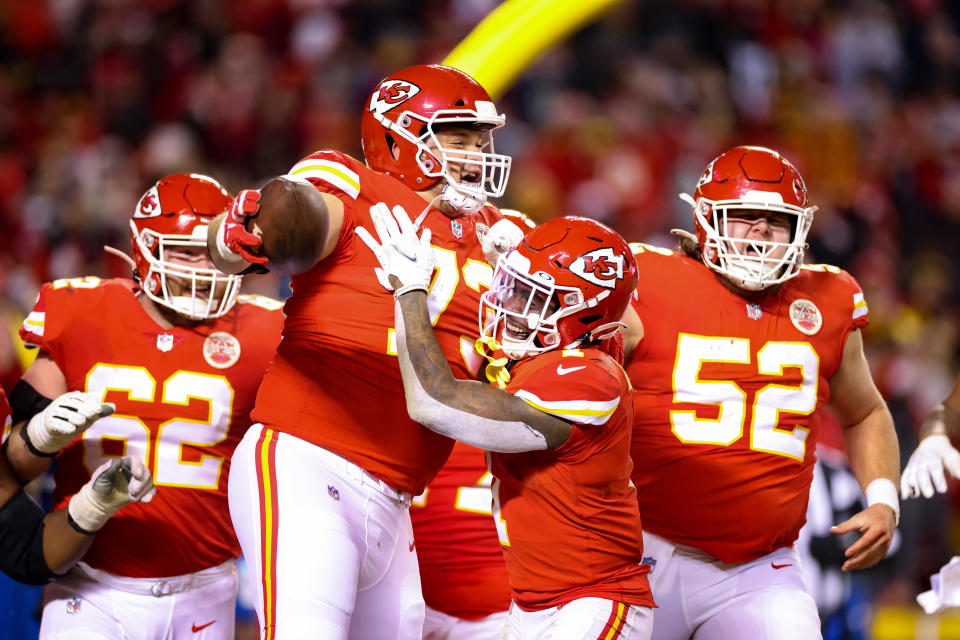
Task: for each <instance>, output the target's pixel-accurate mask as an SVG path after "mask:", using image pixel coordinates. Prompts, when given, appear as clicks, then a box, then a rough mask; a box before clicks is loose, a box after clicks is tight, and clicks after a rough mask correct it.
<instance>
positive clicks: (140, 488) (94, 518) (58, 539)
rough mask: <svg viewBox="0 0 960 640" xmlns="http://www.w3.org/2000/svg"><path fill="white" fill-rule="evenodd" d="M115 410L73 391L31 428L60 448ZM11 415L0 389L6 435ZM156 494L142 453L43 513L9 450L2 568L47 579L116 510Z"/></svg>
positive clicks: (4, 464)
mask: <svg viewBox="0 0 960 640" xmlns="http://www.w3.org/2000/svg"><path fill="white" fill-rule="evenodd" d="M113 409H114V408H113V406H112V405H109V404H103V403H101V402H99V401H97V400H95V399H94V398H93V397H92V396H90V395H89V394H85V393H79V392H75V391H72V392H70V393H66V394H64V395H62V396H60V397H59V398H56V399H55V400H54V401H53V402H51V403H50V404H49V405H48V407H47V409H46V410H44V411H43V412H42V413H40V414H38V418H39V419H38V420H37V421H36V422H35V423H34V426H33V432H34V433H35V434H37V436H38V437H37V438H36V439H37V440H38V441H43V444H42V445H41V446H44V448H46V449H47V450H49V451H56V450H57V449H59V448H60V447H61V446H62V445H64V444H66V442H69V440H70V439H72V438H73V436H74V435H76V434H78V433H80V432H82V431H83V430H84V429H86V428H87V427H89V426H90V425H91V424H93V423H94V422H95V421H96V420H97V419H99V418H101V417H103V416H107V415H110V414H111V413H113ZM11 418H12V411H11V409H10V405H9V404H8V403H7V396H6V394H5V393H4V392H3V389H0V424H2V425H3V428H2V429H0V431H2V432H3V434H4V435H7V434H8V433H9V431H8V430H9V429H10V428H11ZM44 436H46V437H44ZM153 494H154V487H153V479H152V478H151V477H150V472H149V471H148V470H147V468H146V467H145V466H144V465H143V463H142V462H141V461H140V460H139V459H138V458H136V457H133V456H126V457H124V458H114V459H113V460H111V461H109V462H105V463H104V464H103V465H101V466H100V468H98V469H97V470H96V471H95V472H94V473H93V474H92V476H91V478H90V481H89V482H87V484H85V485H84V486H83V487H80V491H79V492H78V495H77V496H74V498H73V499H72V500H71V501H70V505H69V506H68V508H67V509H61V510H60V511H54V512H53V513H50V514H47V515H44V513H43V510H42V509H40V506H39V505H37V503H36V502H34V501H33V500H32V499H30V497H28V496H27V494H25V493H24V492H23V487H22V486H21V481H20V479H19V478H17V476H15V475H14V472H13V468H12V467H11V466H10V463H9V462H8V461H7V457H6V455H0V570H2V571H3V572H4V573H6V574H7V575H8V576H10V577H11V578H13V579H14V580H19V581H20V582H23V583H26V584H44V583H46V582H48V581H50V580H52V579H54V578H56V577H58V576H59V575H62V574H64V573H66V572H67V571H68V570H69V569H70V567H72V566H73V565H75V564H76V563H77V561H78V560H79V559H80V558H81V557H83V554H84V553H86V551H87V549H89V548H90V543H91V542H92V541H93V536H92V535H91V534H92V533H94V532H96V531H97V530H99V529H100V528H101V527H102V526H103V525H104V523H105V522H106V521H107V520H108V519H109V518H110V516H112V515H113V514H114V513H115V512H116V511H117V510H118V509H120V508H121V507H123V506H124V505H126V504H128V503H130V502H133V501H136V500H140V501H141V502H150V500H151V499H152V498H153ZM81 523H82V524H81ZM81 529H82V531H81Z"/></svg>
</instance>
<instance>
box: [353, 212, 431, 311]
mask: <svg viewBox="0 0 960 640" xmlns="http://www.w3.org/2000/svg"><path fill="white" fill-rule="evenodd" d="M370 217H371V218H372V219H373V226H374V228H376V230H377V235H378V236H380V242H379V243H378V242H377V241H376V240H374V239H373V236H371V235H370V232H369V231H367V230H366V229H364V228H363V227H357V235H358V236H360V239H361V240H363V241H364V242H365V243H366V244H367V246H368V247H370V250H371V251H373V255H375V256H376V257H377V260H378V261H379V262H380V267H381V268H379V269H374V271H376V274H377V279H378V280H379V281H380V284H382V285H383V286H384V287H385V288H386V289H387V290H393V286H392V285H391V284H390V278H389V276H394V277H395V278H396V279H397V280H399V281H400V288H398V289H397V290H396V291H394V293H393V295H394V297H397V296H401V295H403V294H404V293H407V292H408V291H415V290H418V289H419V290H421V291H429V290H430V281H431V280H432V279H433V266H434V258H433V249H432V248H431V247H430V238H431V233H430V229H424V230H423V233H421V234H420V237H419V238H418V237H417V228H416V226H415V225H414V224H413V222H411V221H410V218H409V216H407V212H406V211H404V209H403V207H401V206H400V205H397V206H395V207H394V208H393V213H392V214H391V213H390V209H388V208H387V205H386V203H384V202H379V203H377V204H375V205H373V206H372V207H370Z"/></svg>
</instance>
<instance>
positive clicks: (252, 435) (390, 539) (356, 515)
mask: <svg viewBox="0 0 960 640" xmlns="http://www.w3.org/2000/svg"><path fill="white" fill-rule="evenodd" d="M229 499H230V515H231V518H232V519H233V526H234V528H235V529H236V532H237V537H238V538H239V539H240V546H241V547H242V548H243V555H244V558H245V559H246V562H247V568H248V571H249V579H250V594H251V596H252V597H253V601H254V604H255V608H256V611H257V617H258V619H259V621H260V629H261V632H260V637H261V638H262V639H263V640H291V639H294V638H297V639H299V638H311V639H312V638H325V639H329V640H338V639H346V638H351V639H357V640H360V639H362V640H380V639H384V640H386V639H389V640H419V638H420V634H421V629H422V627H423V616H424V602H423V595H422V593H421V591H420V573H419V569H418V566H417V554H416V550H415V547H414V539H413V527H412V526H411V524H410V495H409V494H406V493H403V492H401V491H397V490H396V489H392V488H391V487H389V486H387V485H386V484H385V483H384V482H382V481H381V480H378V479H376V478H374V477H373V476H371V475H369V474H368V473H366V472H365V471H363V470H362V469H361V468H360V467H358V466H356V465H355V464H353V463H351V462H348V461H347V460H345V459H343V458H341V457H340V456H338V455H336V454H334V453H332V452H330V451H327V450H326V449H322V448H320V447H317V446H315V445H313V444H310V443H309V442H306V441H304V440H301V439H299V438H295V437H293V436H290V435H288V434H285V433H279V432H277V431H275V430H273V429H269V428H267V427H265V426H263V425H260V424H255V425H253V426H251V427H250V429H249V430H248V431H247V433H246V434H245V435H244V437H243V439H242V440H241V441H240V444H239V446H238V447H237V449H236V451H235V452H234V454H233V459H232V467H231V469H230V482H229Z"/></svg>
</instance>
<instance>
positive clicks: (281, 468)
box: [210, 65, 510, 640]
mask: <svg viewBox="0 0 960 640" xmlns="http://www.w3.org/2000/svg"><path fill="white" fill-rule="evenodd" d="M503 122H504V118H503V116H502V115H500V114H498V113H497V111H496V109H495V108H494V105H493V103H492V102H491V101H490V97H489V96H488V95H487V93H486V91H484V90H483V88H482V87H480V85H478V84H477V83H476V82H475V81H474V80H473V79H472V78H470V77H469V76H467V75H466V74H464V73H462V72H460V71H457V70H456V69H452V68H449V67H444V66H438V65H418V66H414V67H409V68H407V69H403V70H401V71H398V72H396V73H393V74H391V75H390V76H388V77H387V78H385V79H384V80H383V81H381V82H380V83H379V84H378V86H377V87H376V88H375V89H374V90H373V92H372V93H371V94H370V98H369V99H368V101H367V102H366V105H365V108H364V113H363V117H362V122H361V125H362V129H361V136H362V141H363V149H364V155H365V157H366V162H367V164H366V165H364V164H363V163H361V162H359V161H358V160H356V159H354V158H351V157H349V156H347V155H345V154H343V153H340V152H338V151H333V150H323V151H317V152H315V153H312V154H310V155H309V156H307V157H306V158H304V159H303V160H301V161H299V162H297V163H296V164H295V165H294V166H293V167H292V168H291V169H290V171H289V174H288V175H287V176H286V177H287V179H290V180H300V181H302V180H306V181H308V182H309V183H310V184H311V185H313V187H315V188H316V190H317V192H318V193H319V196H320V198H317V199H310V198H301V199H300V202H301V206H311V207H313V208H312V209H311V210H310V211H309V217H310V218H311V219H316V218H317V217H320V218H323V219H324V220H325V221H326V224H323V225H320V227H321V228H326V229H327V234H326V237H325V238H323V239H322V240H321V241H319V242H317V243H316V244H317V245H319V249H318V250H317V252H316V255H314V256H312V258H311V259H310V260H307V262H309V264H307V265H301V266H300V268H296V269H290V271H294V274H293V276H292V288H293V295H292V297H291V298H290V299H289V300H288V301H287V305H286V308H285V311H286V322H285V326H284V331H283V341H282V342H281V344H280V346H279V348H278V350H277V354H276V357H275V360H274V363H273V365H272V366H271V368H270V370H269V371H268V372H267V374H266V376H265V377H264V380H263V384H262V385H261V387H260V391H259V393H258V395H257V404H256V408H255V409H254V412H253V418H254V420H256V421H257V422H259V423H261V424H258V425H255V426H254V427H253V428H251V429H250V430H249V431H248V433H247V435H246V436H245V437H244V440H243V441H242V442H241V444H240V446H239V447H238V449H237V452H236V454H235V455H234V457H233V465H234V467H233V469H234V474H232V475H231V481H230V511H231V515H232V517H233V521H234V525H235V527H236V530H237V534H238V536H239V538H240V543H241V546H242V547H243V549H244V556H245V558H246V559H247V561H248V567H249V569H250V576H251V593H252V594H254V597H255V603H256V609H257V615H258V617H259V620H260V623H261V625H262V628H263V633H264V637H265V638H268V639H273V638H277V639H282V638H293V637H302V636H304V635H309V636H311V637H317V636H322V637H325V638H345V637H351V638H363V639H364V640H368V639H376V638H396V637H402V638H414V637H419V636H420V634H421V630H422V625H423V618H424V603H423V596H422V592H421V587H420V579H419V572H418V569H417V556H416V544H415V540H414V536H413V531H412V528H411V523H410V513H409V507H410V502H411V497H412V496H414V495H418V494H419V493H421V492H422V491H423V489H424V488H425V487H426V485H427V484H428V483H429V482H430V481H431V480H432V479H433V477H434V476H435V475H436V473H437V471H438V469H440V467H441V466H442V465H443V463H444V461H445V460H446V459H447V457H448V456H449V454H450V451H451V448H452V446H453V441H452V440H450V439H448V438H445V437H443V436H440V435H438V434H436V433H434V432H432V431H430V430H428V429H425V428H423V427H421V426H420V425H418V424H416V423H415V422H413V421H412V420H410V418H409V417H408V416H407V413H406V409H405V405H404V397H403V385H402V382H401V379H400V373H399V370H398V368H397V360H396V353H397V350H396V335H395V332H394V328H393V301H392V299H391V297H390V296H389V295H388V294H387V293H386V292H384V290H383V287H382V286H381V284H380V282H379V281H378V277H377V276H376V275H375V273H374V267H375V266H376V260H375V258H374V256H373V255H372V254H371V253H370V252H369V251H368V250H367V248H366V247H365V246H364V245H363V244H362V243H360V242H359V240H358V239H357V237H356V235H357V230H358V229H360V228H367V229H371V230H372V229H373V224H372V221H371V218H370V212H369V210H370V207H371V205H373V204H375V203H378V202H387V203H390V204H391V205H402V206H403V207H404V208H405V209H406V210H407V211H410V212H412V213H411V214H412V215H413V216H415V217H418V218H421V219H422V220H421V223H422V225H423V226H424V227H425V228H430V229H432V230H433V239H434V248H433V250H434V252H435V253H436V256H437V261H438V263H439V268H438V273H437V279H436V282H435V284H434V287H433V289H432V291H431V293H430V298H429V299H430V309H431V319H432V320H433V321H434V322H436V328H437V333H438V335H439V336H440V340H441V342H442V343H443V344H444V346H445V348H446V350H447V353H448V354H449V355H450V363H451V366H452V367H454V369H455V371H456V375H457V376H458V377H461V378H466V379H473V378H474V376H475V374H476V372H477V370H478V368H479V366H480V361H481V357H480V356H479V355H477V354H475V352H474V351H473V344H474V341H475V339H476V337H477V325H476V319H475V318H476V308H477V304H478V303H479V297H480V290H481V288H485V287H488V286H489V283H490V278H491V276H492V269H491V267H490V265H488V264H487V263H486V262H485V261H484V256H483V251H482V248H481V244H480V242H481V240H480V239H481V237H482V236H484V235H485V233H486V232H487V231H488V230H489V228H490V227H491V226H492V225H493V224H494V223H496V222H497V221H499V220H500V219H501V215H500V213H499V211H498V210H497V208H496V207H494V206H492V205H490V204H487V203H486V198H488V197H494V196H498V195H501V194H502V192H503V189H504V187H505V184H506V180H507V174H508V170H509V167H510V158H508V157H506V156H503V155H497V154H495V153H493V142H492V130H493V129H495V128H497V127H499V126H501V125H502V124H503ZM273 184H274V182H273V181H271V183H269V184H268V188H265V189H264V190H263V192H262V193H260V194H257V193H256V192H255V191H248V192H247V194H244V196H243V197H242V198H241V197H239V196H238V201H239V202H240V204H239V205H238V206H237V207H236V208H235V209H234V211H232V212H231V214H230V215H229V216H227V217H226V218H225V219H224V220H223V223H222V224H220V225H219V227H211V243H210V247H211V252H212V253H211V255H212V256H213V257H214V261H215V262H216V263H218V264H220V265H223V266H224V268H226V269H232V268H233V267H232V266H231V265H235V264H236V263H237V261H238V258H242V259H245V260H246V261H247V262H248V263H255V262H260V263H265V264H266V266H267V267H271V268H277V267H279V266H281V265H282V263H283V258H282V257H281V256H279V255H275V256H271V255H269V252H268V251H267V248H266V246H263V247H261V239H260V238H259V237H258V236H257V235H254V234H253V233H251V232H248V231H247V230H246V229H245V228H244V227H245V224H247V223H248V222H249V223H250V226H251V228H252V229H253V228H255V227H254V225H258V224H259V223H258V219H257V217H256V216H257V212H258V210H260V209H258V207H259V208H262V211H263V212H264V217H265V219H264V220H263V221H262V224H264V225H274V228H273V231H274V232H275V231H276V229H277V228H278V227H277V224H278V219H277V217H276V216H274V217H273V218H272V219H271V218H270V217H268V216H267V212H268V211H269V212H273V214H277V211H278V208H277V207H276V206H275V205H276V202H275V201H271V198H272V195H271V194H273V193H276V192H277V191H276V190H274V191H271V190H270V189H269V187H270V186H271V185H273ZM284 211H289V215H288V216H286V217H285V218H283V216H282V215H281V214H277V215H280V216H281V218H282V220H283V225H282V227H283V228H288V229H289V230H290V231H291V233H296V223H297V215H300V214H303V213H304V212H303V211H302V210H301V211H290V210H284ZM271 215H272V214H271ZM261 251H262V252H264V255H261ZM278 263H280V264H278ZM242 266H243V265H241V268H242ZM318 487H319V490H318V489H317V488H318Z"/></svg>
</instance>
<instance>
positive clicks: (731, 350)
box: [670, 334, 820, 460]
mask: <svg viewBox="0 0 960 640" xmlns="http://www.w3.org/2000/svg"><path fill="white" fill-rule="evenodd" d="M704 362H721V363H731V364H750V362H751V358H750V341H749V340H748V339H746V338H714V337H706V336H695V335H689V334H681V335H680V338H679V340H678V343H677V360H676V365H675V366H674V369H673V389H674V394H673V400H674V402H684V403H697V404H708V405H713V406H716V407H718V413H717V417H716V418H703V417H700V416H698V415H697V412H696V411H692V410H681V409H676V410H673V411H671V412H670V422H671V424H672V425H673V433H674V434H675V435H676V436H677V438H678V439H679V440H680V441H681V442H690V443H702V444H717V445H730V444H733V443H734V442H736V441H737V440H739V439H740V438H741V437H742V436H743V429H744V424H745V422H746V419H747V411H748V407H747V394H746V393H745V392H744V391H743V389H741V388H740V387H739V386H737V384H736V383H735V382H733V381H727V380H701V379H700V369H701V367H702V366H703V363H704ZM819 365H820V361H819V358H818V357H817V353H816V352H815V351H814V350H813V347H812V346H811V345H810V344H808V343H806V342H768V343H766V344H765V345H764V346H763V347H762V348H761V349H760V351H758V352H757V371H758V372H759V373H760V374H762V375H769V376H783V371H784V369H785V368H787V367H796V368H799V369H800V372H801V381H800V384H799V385H797V386H791V385H784V384H777V383H773V382H771V383H770V384H768V385H766V386H765V387H763V388H762V389H760V390H759V391H757V393H756V395H755V396H754V402H753V406H752V407H750V409H752V416H751V420H750V424H751V426H750V448H751V449H754V450H756V451H766V452H768V453H772V454H776V455H781V456H786V457H788V458H794V459H796V460H803V458H804V455H805V453H806V441H807V435H808V434H809V430H808V429H806V428H805V427H801V426H798V425H794V426H793V428H791V429H783V428H779V427H778V426H777V425H778V423H779V422H780V418H781V413H799V414H803V415H809V414H811V413H813V411H814V410H815V409H816V408H817V379H818V371H819Z"/></svg>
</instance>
